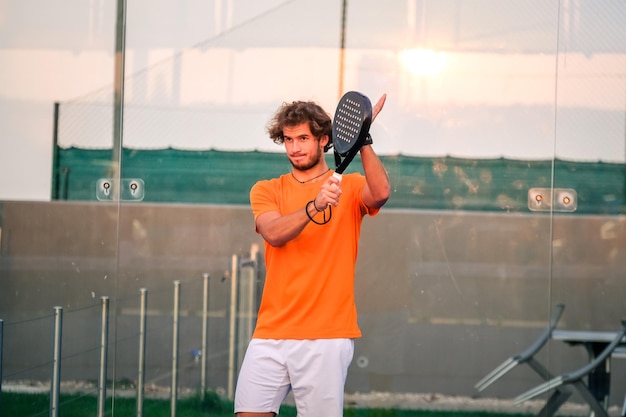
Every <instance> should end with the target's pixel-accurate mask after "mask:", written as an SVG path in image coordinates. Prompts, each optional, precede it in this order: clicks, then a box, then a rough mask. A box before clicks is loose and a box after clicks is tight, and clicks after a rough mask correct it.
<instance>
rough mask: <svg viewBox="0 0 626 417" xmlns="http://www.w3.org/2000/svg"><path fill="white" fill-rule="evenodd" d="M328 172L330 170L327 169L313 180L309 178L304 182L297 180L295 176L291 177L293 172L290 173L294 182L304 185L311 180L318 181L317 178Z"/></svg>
mask: <svg viewBox="0 0 626 417" xmlns="http://www.w3.org/2000/svg"><path fill="white" fill-rule="evenodd" d="M328 171H330V168H328V169H327V170H326V171H324V172H322V173H321V174H319V175H317V176H315V177H313V178H309V179H308V180H304V181H300V180H299V179H297V178H296V176H295V175H293V171H291V176H292V177H293V179H294V180H296V181H298V182H299V183H300V184H305V183H307V182H311V181H313V180H316V179H318V178H319V177H321V176H323V175H325V174H326V173H327V172H328Z"/></svg>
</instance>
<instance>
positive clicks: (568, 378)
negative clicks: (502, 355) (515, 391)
mask: <svg viewBox="0 0 626 417" xmlns="http://www.w3.org/2000/svg"><path fill="white" fill-rule="evenodd" d="M624 335H626V320H623V321H622V328H621V330H620V331H619V332H617V334H616V336H615V338H614V339H613V341H612V342H611V343H609V344H608V345H607V346H606V348H604V350H603V351H602V352H601V353H600V354H599V355H598V356H596V357H595V358H594V359H593V360H592V361H591V362H589V363H588V364H587V365H585V366H583V367H582V368H580V369H578V370H576V371H574V372H570V373H565V374H563V375H559V376H557V377H555V378H552V379H550V380H549V381H547V382H544V383H543V384H541V385H538V386H537V387H535V388H533V389H531V390H529V391H527V392H525V393H523V394H521V395H519V396H518V397H517V398H515V399H514V400H513V402H514V403H515V404H520V403H522V402H524V401H527V400H530V399H531V398H535V397H537V396H539V395H541V394H544V393H546V392H548V391H550V390H552V389H560V388H561V387H564V386H566V385H572V386H573V387H574V388H575V389H576V390H577V391H578V393H579V394H580V395H581V396H582V398H583V399H584V400H585V401H586V402H587V404H589V407H591V411H592V412H593V413H594V416H595V417H608V414H607V412H606V410H605V409H604V407H603V406H602V405H600V403H599V402H598V400H596V398H595V396H594V395H593V394H592V393H591V391H590V390H589V387H588V386H587V385H586V384H585V382H583V378H584V377H585V376H587V375H588V374H589V373H590V372H592V371H593V370H594V369H596V368H597V367H598V366H599V365H601V364H603V363H604V362H605V361H606V359H607V358H608V357H609V356H610V355H611V354H612V353H613V351H614V350H615V348H616V347H617V346H618V345H619V344H620V343H622V339H624ZM551 401H552V397H551V398H550V399H548V403H550V402H551ZM560 406H561V404H558V406H556V404H546V407H548V408H550V409H553V410H554V411H555V412H556V410H558V408H559V407H560ZM550 415H552V414H550Z"/></svg>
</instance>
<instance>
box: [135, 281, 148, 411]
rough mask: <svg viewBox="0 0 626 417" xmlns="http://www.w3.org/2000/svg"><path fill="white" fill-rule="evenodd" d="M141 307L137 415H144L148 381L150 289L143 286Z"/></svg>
mask: <svg viewBox="0 0 626 417" xmlns="http://www.w3.org/2000/svg"><path fill="white" fill-rule="evenodd" d="M139 291H140V293H141V301H140V307H139V360H138V362H139V371H138V372H137V417H142V416H143V390H144V384H145V381H146V308H147V306H148V290H147V289H146V288H142V289H140V290H139Z"/></svg>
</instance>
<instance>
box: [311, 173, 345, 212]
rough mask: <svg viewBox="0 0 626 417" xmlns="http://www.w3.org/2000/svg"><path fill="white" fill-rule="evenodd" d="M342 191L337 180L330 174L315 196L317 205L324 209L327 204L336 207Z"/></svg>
mask: <svg viewBox="0 0 626 417" xmlns="http://www.w3.org/2000/svg"><path fill="white" fill-rule="evenodd" d="M342 192H343V190H342V189H341V183H340V182H339V180H338V179H337V178H335V177H332V176H331V177H330V178H328V179H327V180H326V182H324V184H322V187H321V188H320V192H319V193H318V194H317V197H316V198H315V201H316V204H317V207H318V208H319V209H326V207H328V206H334V207H336V206H337V205H338V204H339V198H340V197H341V194H342Z"/></svg>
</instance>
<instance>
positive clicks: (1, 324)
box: [0, 319, 4, 416]
mask: <svg viewBox="0 0 626 417" xmlns="http://www.w3.org/2000/svg"><path fill="white" fill-rule="evenodd" d="M3 332H4V320H2V319H0V416H2V346H4V345H3V341H2V333H3Z"/></svg>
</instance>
